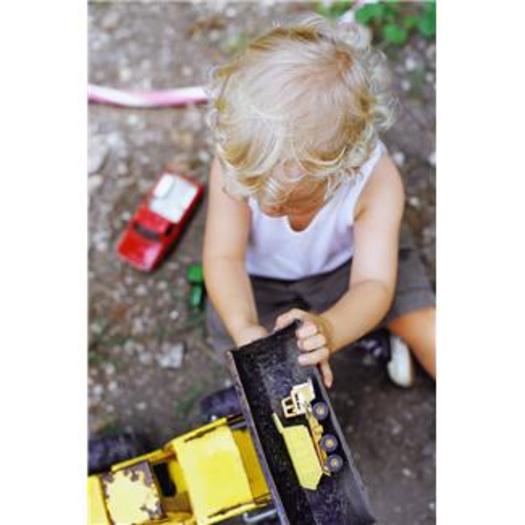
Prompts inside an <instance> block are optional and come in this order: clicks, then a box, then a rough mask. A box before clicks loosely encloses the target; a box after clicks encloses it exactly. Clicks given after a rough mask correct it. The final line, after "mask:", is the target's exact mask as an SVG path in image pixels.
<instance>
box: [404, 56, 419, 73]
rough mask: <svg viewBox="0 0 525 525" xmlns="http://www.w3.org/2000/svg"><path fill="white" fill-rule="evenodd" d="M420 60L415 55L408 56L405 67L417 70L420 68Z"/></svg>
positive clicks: (408, 69) (409, 69)
mask: <svg viewBox="0 0 525 525" xmlns="http://www.w3.org/2000/svg"><path fill="white" fill-rule="evenodd" d="M418 65H419V64H418V62H417V60H416V59H415V58H414V57H407V58H406V60H405V69H406V70H407V71H415V70H416V69H417V68H418Z"/></svg>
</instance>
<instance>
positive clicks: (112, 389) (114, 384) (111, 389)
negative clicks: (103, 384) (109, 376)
mask: <svg viewBox="0 0 525 525" xmlns="http://www.w3.org/2000/svg"><path fill="white" fill-rule="evenodd" d="M117 390H118V383H117V382H116V381H111V383H109V385H108V391H109V392H116V391H117Z"/></svg>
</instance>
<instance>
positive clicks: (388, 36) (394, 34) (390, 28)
mask: <svg viewBox="0 0 525 525" xmlns="http://www.w3.org/2000/svg"><path fill="white" fill-rule="evenodd" d="M383 38H384V39H385V40H386V41H387V42H390V43H392V44H398V45H400V44H404V43H405V42H406V40H407V38H408V31H407V30H406V29H405V28H404V27H400V26H398V25H396V24H387V25H386V26H385V27H383Z"/></svg>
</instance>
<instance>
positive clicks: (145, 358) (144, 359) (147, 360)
mask: <svg viewBox="0 0 525 525" xmlns="http://www.w3.org/2000/svg"><path fill="white" fill-rule="evenodd" d="M139 362H140V364H141V365H144V366H149V365H151V363H153V356H152V355H151V354H150V353H148V352H141V353H140V354H139Z"/></svg>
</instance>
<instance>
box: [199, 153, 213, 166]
mask: <svg viewBox="0 0 525 525" xmlns="http://www.w3.org/2000/svg"><path fill="white" fill-rule="evenodd" d="M197 158H198V159H199V160H200V161H201V162H202V163H203V164H206V163H207V162H209V161H210V160H211V155H210V154H209V153H208V152H207V151H206V150H199V152H198V153H197Z"/></svg>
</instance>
